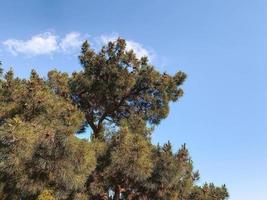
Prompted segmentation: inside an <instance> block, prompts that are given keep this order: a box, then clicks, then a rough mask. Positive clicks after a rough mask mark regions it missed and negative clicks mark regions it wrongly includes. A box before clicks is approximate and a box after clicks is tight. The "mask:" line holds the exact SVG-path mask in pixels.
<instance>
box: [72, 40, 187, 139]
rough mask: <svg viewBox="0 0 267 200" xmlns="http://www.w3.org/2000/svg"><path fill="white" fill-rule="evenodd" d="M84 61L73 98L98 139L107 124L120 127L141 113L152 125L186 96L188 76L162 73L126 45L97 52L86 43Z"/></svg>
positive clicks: (74, 81) (119, 43) (114, 44)
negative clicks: (122, 123) (184, 90)
mask: <svg viewBox="0 0 267 200" xmlns="http://www.w3.org/2000/svg"><path fill="white" fill-rule="evenodd" d="M79 58H80V62H81V64H82V67H83V70H82V71H80V72H78V73H73V77H72V78H71V81H70V89H71V97H72V99H73V101H74V102H75V104H76V105H78V106H79V108H80V109H81V110H82V111H83V112H84V113H85V119H86V120H85V122H86V123H85V125H87V124H88V125H89V126H90V127H91V128H92V130H93V136H94V137H95V138H98V139H99V138H101V137H103V135H102V133H103V129H104V125H105V122H110V123H113V124H115V125H119V122H120V121H121V120H122V119H127V118H129V117H131V115H133V114H136V113H138V115H139V117H141V118H142V119H143V120H145V121H147V122H148V123H150V124H158V123H159V122H160V120H161V119H163V118H165V117H167V115H168V112H169V106H168V104H169V102H170V101H176V100H178V99H179V97H181V96H182V95H183V90H182V89H181V88H180V86H181V84H182V83H183V82H184V80H185V78H186V75H185V73H183V72H177V73H176V74H175V75H174V76H171V75H168V74H166V73H163V74H161V73H160V72H159V71H157V70H156V69H155V68H154V67H153V66H152V65H151V64H149V63H148V59H147V58H146V57H143V58H141V59H138V58H137V57H136V55H135V53H134V52H133V51H126V42H125V40H123V39H118V40H117V41H115V42H109V43H108V45H106V46H104V47H103V48H102V49H101V50H100V52H99V53H95V52H94V51H93V50H92V49H91V48H90V46H89V44H88V43H87V42H85V43H84V44H83V46H82V52H81V55H80V57H79Z"/></svg>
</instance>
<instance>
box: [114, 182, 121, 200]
mask: <svg viewBox="0 0 267 200" xmlns="http://www.w3.org/2000/svg"><path fill="white" fill-rule="evenodd" d="M120 192H121V190H120V186H119V185H118V186H116V188H115V194H114V198H113V199H114V200H120Z"/></svg>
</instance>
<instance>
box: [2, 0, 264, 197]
mask: <svg viewBox="0 0 267 200" xmlns="http://www.w3.org/2000/svg"><path fill="white" fill-rule="evenodd" d="M0 8H1V9H0V60H1V61H2V62H3V65H4V68H5V69H7V68H8V67H10V66H12V67H13V68H14V70H15V72H16V74H17V75H18V76H21V77H27V76H28V74H29V72H30V69H31V68H35V69H37V71H38V72H40V73H41V74H43V75H45V74H46V72H47V71H48V70H50V69H53V68H55V67H56V68H58V69H60V70H61V71H67V72H72V71H73V70H78V69H80V65H79V62H78V59H77V54H78V52H79V45H80V43H81V41H83V40H84V39H88V40H89V41H90V42H91V44H92V46H93V47H94V48H96V49H97V48H99V46H100V45H101V44H103V43H104V42H105V41H106V40H108V39H113V38H114V37H116V36H121V37H123V38H125V39H127V40H128V44H129V45H128V47H129V48H134V49H135V50H136V51H137V52H138V53H139V54H140V55H143V54H145V55H148V56H149V57H150V58H151V62H152V63H153V64H154V65H155V66H156V67H157V68H158V69H159V70H161V71H167V72H168V73H171V74H173V73H175V72H176V71H177V70H183V71H184V72H186V73H187V74H188V79H187V81H186V83H185V85H184V90H185V96H184V97H183V98H182V99H181V100H180V102H178V103H175V104H172V105H171V112H170V115H169V117H168V118H167V119H165V120H164V121H162V123H161V124H160V125H159V126H158V127H157V129H156V131H155V133H154V135H153V141H154V143H157V142H159V143H160V144H163V143H164V142H167V141H168V140H170V141H171V142H172V143H173V146H174V149H175V150H177V149H178V148H179V147H180V145H181V144H183V143H186V144H187V146H188V148H189V150H190V152H191V156H192V159H193V161H194V166H195V168H196V169H199V170H200V174H201V182H200V183H202V182H205V181H212V182H214V183H215V184H217V185H221V184H224V183H225V184H226V185H227V187H228V189H229V191H230V196H231V197H230V199H231V200H266V199H267V183H266V179H267V173H266V169H267V90H266V86H267V59H266V56H267V10H266V9H267V1H266V0H201V1H200V0H195V1H193V0H173V1H172V0H168V1H163V0H161V1H160V0H139V1H138V0H113V1H111V0H101V1H100V0H97V1H89V0H84V1H82V0H76V1H63V0H57V1H55V0H32V1H29V0H23V1H21V0H13V1H10V0H9V1H7V0H1V1H0Z"/></svg>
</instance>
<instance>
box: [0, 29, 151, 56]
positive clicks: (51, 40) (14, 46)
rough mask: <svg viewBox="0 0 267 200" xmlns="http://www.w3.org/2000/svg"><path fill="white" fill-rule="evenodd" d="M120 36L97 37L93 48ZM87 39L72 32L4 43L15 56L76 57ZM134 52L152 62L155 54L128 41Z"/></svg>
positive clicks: (42, 35) (48, 33)
mask: <svg viewBox="0 0 267 200" xmlns="http://www.w3.org/2000/svg"><path fill="white" fill-rule="evenodd" d="M118 37H119V34H117V33H112V34H109V35H100V36H99V37H95V40H94V43H91V45H92V46H100V45H101V46H102V45H105V44H107V43H108V42H109V41H115V40H117V38H118ZM86 39H87V37H86V36H85V35H82V34H81V33H79V32H70V33H67V34H66V35H64V36H59V35H56V34H55V33H52V32H45V33H41V34H38V35H34V36H32V37H31V38H29V39H26V40H19V39H8V40H5V41H3V42H2V44H3V45H4V46H5V47H6V50H7V51H9V52H10V53H12V54H13V55H18V54H23V55H26V56H29V57H31V56H38V55H53V54H54V53H70V54H74V55H76V54H77V52H78V50H79V49H80V47H81V45H82V43H83V42H84V41H85V40H86ZM131 49H132V50H133V51H134V52H135V54H136V56H137V58H141V57H143V56H146V57H148V58H149V60H150V61H151V60H152V59H153V58H154V57H155V54H154V52H153V51H152V50H148V49H147V48H145V47H144V46H143V45H142V44H141V43H138V42H136V41H133V40H126V50H128V51H129V50H131Z"/></svg>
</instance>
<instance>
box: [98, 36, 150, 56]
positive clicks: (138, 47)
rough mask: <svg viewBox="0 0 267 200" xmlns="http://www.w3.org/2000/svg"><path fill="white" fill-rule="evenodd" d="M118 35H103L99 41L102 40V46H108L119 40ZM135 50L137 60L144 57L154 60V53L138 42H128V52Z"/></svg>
mask: <svg viewBox="0 0 267 200" xmlns="http://www.w3.org/2000/svg"><path fill="white" fill-rule="evenodd" d="M118 37H119V36H118V34H116V33H113V34H110V35H101V36H100V37H99V38H98V40H100V43H101V44H107V43H108V42H110V41H111V42H114V41H115V40H117V39H118ZM131 49H132V50H133V51H134V52H135V54H136V57H137V58H141V57H143V56H146V57H148V58H149V60H151V59H153V57H154V53H153V52H152V51H149V50H147V49H146V48H144V46H143V45H142V44H140V43H138V42H135V41H133V40H126V50H127V51H129V50H131Z"/></svg>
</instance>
